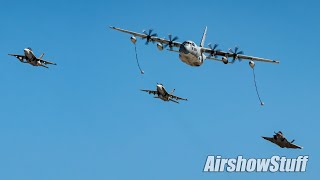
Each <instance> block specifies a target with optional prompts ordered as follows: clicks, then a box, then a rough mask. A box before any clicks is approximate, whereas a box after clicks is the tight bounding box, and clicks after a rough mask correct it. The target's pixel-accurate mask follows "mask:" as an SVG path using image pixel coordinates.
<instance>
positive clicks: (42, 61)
mask: <svg viewBox="0 0 320 180" xmlns="http://www.w3.org/2000/svg"><path fill="white" fill-rule="evenodd" d="M38 60H39V61H40V62H41V63H43V64H52V65H57V64H56V63H54V62H50V61H46V60H42V59H38Z"/></svg>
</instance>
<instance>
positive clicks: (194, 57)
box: [179, 41, 205, 66]
mask: <svg viewBox="0 0 320 180" xmlns="http://www.w3.org/2000/svg"><path fill="white" fill-rule="evenodd" d="M179 58H180V60H181V61H182V62H184V63H186V64H188V65H190V66H200V65H201V64H202V63H203V60H204V59H205V56H204V55H203V54H202V53H201V48H200V47H198V46H197V45H196V44H195V43H194V42H192V41H185V42H183V43H182V44H181V46H180V48H179Z"/></svg>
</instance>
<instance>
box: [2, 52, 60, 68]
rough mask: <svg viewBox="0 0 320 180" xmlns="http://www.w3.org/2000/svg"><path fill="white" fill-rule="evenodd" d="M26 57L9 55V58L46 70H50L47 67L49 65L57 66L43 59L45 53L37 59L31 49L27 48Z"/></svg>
mask: <svg viewBox="0 0 320 180" xmlns="http://www.w3.org/2000/svg"><path fill="white" fill-rule="evenodd" d="M23 51H24V55H18V54H8V55H9V56H14V57H16V58H18V59H19V61H20V62H22V63H29V64H31V65H33V66H42V67H45V68H48V66H46V65H47V64H52V65H57V64H56V63H53V62H49V61H45V60H43V59H42V57H43V56H44V53H42V54H41V55H40V57H39V58H37V57H36V56H35V55H34V54H33V51H32V49H31V48H29V47H28V48H25V49H24V50H23Z"/></svg>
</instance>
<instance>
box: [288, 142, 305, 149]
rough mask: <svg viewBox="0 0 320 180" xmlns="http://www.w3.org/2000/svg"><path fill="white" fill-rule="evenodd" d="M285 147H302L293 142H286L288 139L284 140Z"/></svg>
mask: <svg viewBox="0 0 320 180" xmlns="http://www.w3.org/2000/svg"><path fill="white" fill-rule="evenodd" d="M285 147H286V148H292V149H302V148H303V147H301V146H298V145H295V144H293V143H291V142H288V141H286V143H285Z"/></svg>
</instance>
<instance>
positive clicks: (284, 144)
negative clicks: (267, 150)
mask: <svg viewBox="0 0 320 180" xmlns="http://www.w3.org/2000/svg"><path fill="white" fill-rule="evenodd" d="M262 138H263V139H265V140H268V141H270V142H273V143H275V144H276V145H278V146H280V147H281V148H292V149H302V147H301V146H298V145H295V144H293V142H294V140H292V141H291V142H289V141H288V140H287V139H286V138H285V137H284V136H283V134H282V132H281V131H279V132H277V133H276V132H275V135H273V137H263V136H262Z"/></svg>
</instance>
